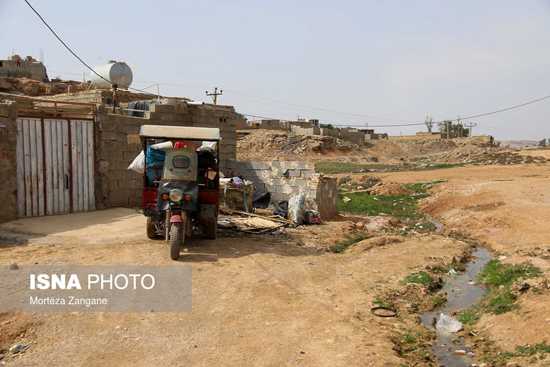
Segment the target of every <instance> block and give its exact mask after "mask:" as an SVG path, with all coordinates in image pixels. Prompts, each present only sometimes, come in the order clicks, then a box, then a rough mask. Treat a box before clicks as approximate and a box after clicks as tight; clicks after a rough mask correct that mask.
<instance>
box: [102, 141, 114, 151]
mask: <svg viewBox="0 0 550 367" xmlns="http://www.w3.org/2000/svg"><path fill="white" fill-rule="evenodd" d="M101 149H102V150H105V151H110V152H112V151H116V150H117V143H116V142H114V141H104V142H102V147H101Z"/></svg>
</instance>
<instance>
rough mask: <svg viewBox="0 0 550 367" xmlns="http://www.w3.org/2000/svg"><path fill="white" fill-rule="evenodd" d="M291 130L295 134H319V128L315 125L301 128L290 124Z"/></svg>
mask: <svg viewBox="0 0 550 367" xmlns="http://www.w3.org/2000/svg"><path fill="white" fill-rule="evenodd" d="M292 132H293V133H294V134H296V135H321V128H319V127H317V126H314V127H309V128H303V127H299V126H296V125H292Z"/></svg>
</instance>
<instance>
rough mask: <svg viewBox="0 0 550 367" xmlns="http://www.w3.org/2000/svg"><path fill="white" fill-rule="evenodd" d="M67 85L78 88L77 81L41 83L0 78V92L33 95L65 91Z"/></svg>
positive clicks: (73, 88) (67, 87)
mask: <svg viewBox="0 0 550 367" xmlns="http://www.w3.org/2000/svg"><path fill="white" fill-rule="evenodd" d="M69 85H72V90H73V91H75V92H76V91H77V90H78V86H79V83H77V82H66V83H65V82H59V83H55V82H51V83H43V82H39V81H37V80H32V79H21V78H0V92H4V93H14V94H24V95H27V96H33V97H36V96H44V95H54V94H59V93H67V92H68V90H69Z"/></svg>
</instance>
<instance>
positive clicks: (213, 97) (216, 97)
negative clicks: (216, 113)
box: [206, 87, 223, 106]
mask: <svg viewBox="0 0 550 367" xmlns="http://www.w3.org/2000/svg"><path fill="white" fill-rule="evenodd" d="M222 94H223V90H220V93H218V87H216V88H214V93H208V91H206V95H207V96H211V97H212V99H213V100H214V106H215V105H217V104H218V96H221V95H222Z"/></svg>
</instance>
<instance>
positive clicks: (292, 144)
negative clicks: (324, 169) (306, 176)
mask: <svg viewBox="0 0 550 367" xmlns="http://www.w3.org/2000/svg"><path fill="white" fill-rule="evenodd" d="M354 150H356V151H362V148H361V147H360V146H359V145H357V144H353V143H351V142H349V141H346V140H342V139H338V138H335V137H332V136H319V135H296V134H294V133H291V132H282V131H266V130H259V131H253V132H248V131H246V132H245V131H239V138H238V140H237V151H239V152H243V151H254V152H265V151H270V152H277V153H283V154H292V155H301V154H304V153H313V154H317V153H320V154H327V153H333V152H351V151H354Z"/></svg>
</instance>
